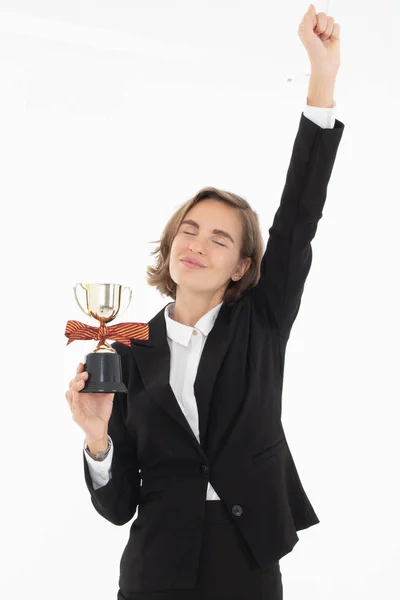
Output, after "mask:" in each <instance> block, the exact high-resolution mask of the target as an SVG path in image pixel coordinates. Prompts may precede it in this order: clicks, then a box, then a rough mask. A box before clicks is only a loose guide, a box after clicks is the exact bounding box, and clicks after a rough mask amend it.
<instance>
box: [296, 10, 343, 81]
mask: <svg viewBox="0 0 400 600" xmlns="http://www.w3.org/2000/svg"><path fill="white" fill-rule="evenodd" d="M298 34H299V37H300V39H301V42H302V44H303V46H304V47H305V49H306V50H307V53H308V57H309V59H310V62H311V67H312V68H313V69H316V70H318V71H322V72H332V71H335V70H336V71H337V70H338V69H339V67H340V39H339V37H340V25H339V24H338V23H335V22H334V19H333V17H328V16H327V15H326V14H325V13H323V12H320V13H318V14H316V12H315V6H314V5H313V4H310V7H309V9H308V11H307V12H306V13H305V15H304V17H303V20H302V22H301V23H300V25H299V31H298Z"/></svg>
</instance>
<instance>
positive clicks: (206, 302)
mask: <svg viewBox="0 0 400 600" xmlns="http://www.w3.org/2000/svg"><path fill="white" fill-rule="evenodd" d="M222 300H223V298H220V297H219V296H218V295H214V296H213V297H211V298H210V297H204V298H203V297H202V296H199V295H198V294H196V295H195V296H194V297H192V298H188V297H185V296H183V295H182V294H178V293H177V297H176V301H175V306H174V310H173V313H172V316H171V319H173V320H174V321H177V322H178V323H182V324H183V325H188V326H189V327H194V326H195V325H196V323H197V322H198V321H199V320H200V319H201V317H203V316H204V315H205V314H207V313H208V312H209V311H210V310H211V309H212V308H215V307H216V306H218V304H220V303H221V302H222Z"/></svg>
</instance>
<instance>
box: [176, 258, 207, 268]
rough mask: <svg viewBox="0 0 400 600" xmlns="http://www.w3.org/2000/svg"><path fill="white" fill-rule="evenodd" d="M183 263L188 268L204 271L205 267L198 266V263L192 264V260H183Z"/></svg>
mask: <svg viewBox="0 0 400 600" xmlns="http://www.w3.org/2000/svg"><path fill="white" fill-rule="evenodd" d="M181 262H182V263H183V264H184V265H185V266H187V267H191V268H195V269H196V268H197V269H204V267H203V266H202V265H198V264H196V263H193V262H191V261H190V260H181Z"/></svg>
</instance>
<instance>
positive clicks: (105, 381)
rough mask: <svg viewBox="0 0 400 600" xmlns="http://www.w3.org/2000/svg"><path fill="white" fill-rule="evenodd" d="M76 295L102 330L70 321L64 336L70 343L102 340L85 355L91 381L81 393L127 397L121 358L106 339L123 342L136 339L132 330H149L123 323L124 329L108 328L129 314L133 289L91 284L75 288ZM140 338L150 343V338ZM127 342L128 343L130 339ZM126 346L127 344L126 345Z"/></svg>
mask: <svg viewBox="0 0 400 600" xmlns="http://www.w3.org/2000/svg"><path fill="white" fill-rule="evenodd" d="M79 286H80V288H82V289H83V290H84V292H85V301H84V306H83V305H82V304H81V302H80V301H79V298H78V293H77V288H78V287H79ZM125 291H128V293H129V299H128V303H127V305H126V307H125V308H124V309H123V310H122V309H121V300H122V295H123V293H124V292H125ZM74 294H75V299H76V301H77V303H78V306H79V308H80V309H81V310H82V311H83V312H84V313H85V315H88V316H89V317H92V318H93V319H96V320H97V321H98V322H99V323H100V327H99V328H95V327H92V326H89V325H85V324H84V323H80V322H79V321H68V323H67V328H66V333H65V335H67V337H69V339H70V341H73V340H77V339H80V340H84V339H96V340H99V342H98V344H97V346H96V348H95V349H94V350H93V352H90V353H88V354H87V355H86V361H85V364H84V367H83V368H84V370H85V371H87V372H88V378H87V380H86V383H85V385H84V387H83V388H82V389H81V390H79V392H80V393H83V394H88V393H93V394H109V393H112V392H124V393H127V392H128V390H127V388H126V386H125V384H124V382H123V381H122V369H121V357H120V356H119V354H118V353H117V352H116V350H114V348H112V347H111V346H110V344H108V343H107V342H106V338H111V339H118V338H120V339H122V338H121V336H122V337H123V336H125V338H127V334H128V335H129V334H132V337H133V332H132V326H134V327H135V326H136V327H137V326H139V327H140V326H142V327H141V329H142V330H143V328H144V329H146V328H147V327H148V326H147V324H144V323H142V324H141V323H138V324H134V323H122V324H121V325H115V326H112V327H109V328H107V325H106V324H107V323H110V322H111V321H113V320H114V319H115V318H116V316H117V315H120V314H122V313H124V312H125V311H126V310H127V308H128V306H129V305H130V303H131V300H132V290H131V288H129V287H122V285H119V284H114V283H88V284H86V285H83V284H82V283H77V284H76V285H74ZM118 330H119V331H118ZM147 332H148V329H147ZM139 337H142V338H144V339H147V337H148V336H146V335H144V336H139ZM127 339H128V343H129V337H128V338H127ZM68 343H69V342H68ZM124 343H127V342H126V341H125V342H124Z"/></svg>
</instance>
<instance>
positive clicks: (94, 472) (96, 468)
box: [83, 435, 114, 490]
mask: <svg viewBox="0 0 400 600" xmlns="http://www.w3.org/2000/svg"><path fill="white" fill-rule="evenodd" d="M109 437H110V440H111V446H110V451H109V453H108V454H107V456H106V458H105V459H104V460H101V461H99V460H94V458H92V457H91V456H89V455H88V453H87V452H85V449H86V447H87V444H86V437H85V439H84V442H83V450H84V453H83V455H84V457H85V458H86V460H87V463H88V468H89V473H90V477H91V478H92V484H93V489H94V490H98V489H99V488H101V487H103V485H106V484H107V483H108V481H109V480H110V479H111V477H112V472H111V463H112V457H113V453H114V444H113V442H112V439H111V436H110V435H109Z"/></svg>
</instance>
